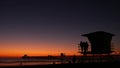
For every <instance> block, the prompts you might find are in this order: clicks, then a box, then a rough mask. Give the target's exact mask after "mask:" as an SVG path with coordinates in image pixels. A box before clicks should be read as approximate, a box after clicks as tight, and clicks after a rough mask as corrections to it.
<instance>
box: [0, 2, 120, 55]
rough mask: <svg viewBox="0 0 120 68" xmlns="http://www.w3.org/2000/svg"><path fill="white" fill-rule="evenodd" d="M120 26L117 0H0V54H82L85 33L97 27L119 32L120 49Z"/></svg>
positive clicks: (116, 46)
mask: <svg viewBox="0 0 120 68" xmlns="http://www.w3.org/2000/svg"><path fill="white" fill-rule="evenodd" d="M119 29H120V5H119V2H117V1H116V0H110V1H106V0H97V1H96V0H94V1H93V0H0V56H22V55H24V54H28V55H30V56H40V55H59V54H60V53H61V52H63V53H65V54H66V55H74V54H79V53H78V43H79V41H84V40H85V41H86V40H87V38H85V37H82V36H81V35H82V34H86V33H90V32H95V31H106V32H110V33H113V34H115V36H114V37H113V39H112V42H113V43H114V49H115V51H120V30H119ZM87 41H88V40H87Z"/></svg>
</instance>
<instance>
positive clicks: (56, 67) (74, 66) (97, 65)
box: [0, 62, 120, 68]
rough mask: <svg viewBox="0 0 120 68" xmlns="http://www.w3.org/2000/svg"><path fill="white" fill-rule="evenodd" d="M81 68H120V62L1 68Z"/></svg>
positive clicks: (3, 67) (8, 67)
mask: <svg viewBox="0 0 120 68" xmlns="http://www.w3.org/2000/svg"><path fill="white" fill-rule="evenodd" d="M65 67H67V68H80V67H93V68H102V67H114V68H115V67H120V62H105V63H75V64H49V65H29V66H1V67H0V68H65Z"/></svg>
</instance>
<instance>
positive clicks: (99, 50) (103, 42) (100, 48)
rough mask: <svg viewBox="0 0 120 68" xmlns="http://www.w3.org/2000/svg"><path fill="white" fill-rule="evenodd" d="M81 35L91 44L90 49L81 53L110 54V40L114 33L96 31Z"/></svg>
mask: <svg viewBox="0 0 120 68" xmlns="http://www.w3.org/2000/svg"><path fill="white" fill-rule="evenodd" d="M82 36H84V37H87V38H88V40H89V42H90V45H91V51H87V52H81V53H82V54H110V53H112V52H113V50H112V49H111V41H112V36H114V34H111V33H108V32H104V31H96V32H92V33H88V34H83V35H82Z"/></svg>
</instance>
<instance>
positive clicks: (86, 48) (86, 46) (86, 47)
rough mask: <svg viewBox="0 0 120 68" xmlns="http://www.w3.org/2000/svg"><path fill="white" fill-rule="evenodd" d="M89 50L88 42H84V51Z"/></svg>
mask: <svg viewBox="0 0 120 68" xmlns="http://www.w3.org/2000/svg"><path fill="white" fill-rule="evenodd" d="M87 51H88V43H87V42H84V53H86V52H87Z"/></svg>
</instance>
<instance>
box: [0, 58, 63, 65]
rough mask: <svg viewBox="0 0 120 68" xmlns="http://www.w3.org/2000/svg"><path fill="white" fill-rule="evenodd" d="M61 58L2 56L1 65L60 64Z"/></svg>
mask: <svg viewBox="0 0 120 68" xmlns="http://www.w3.org/2000/svg"><path fill="white" fill-rule="evenodd" d="M60 63H61V60H59V59H21V58H2V59H0V66H21V65H22V66H24V65H47V64H60Z"/></svg>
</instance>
